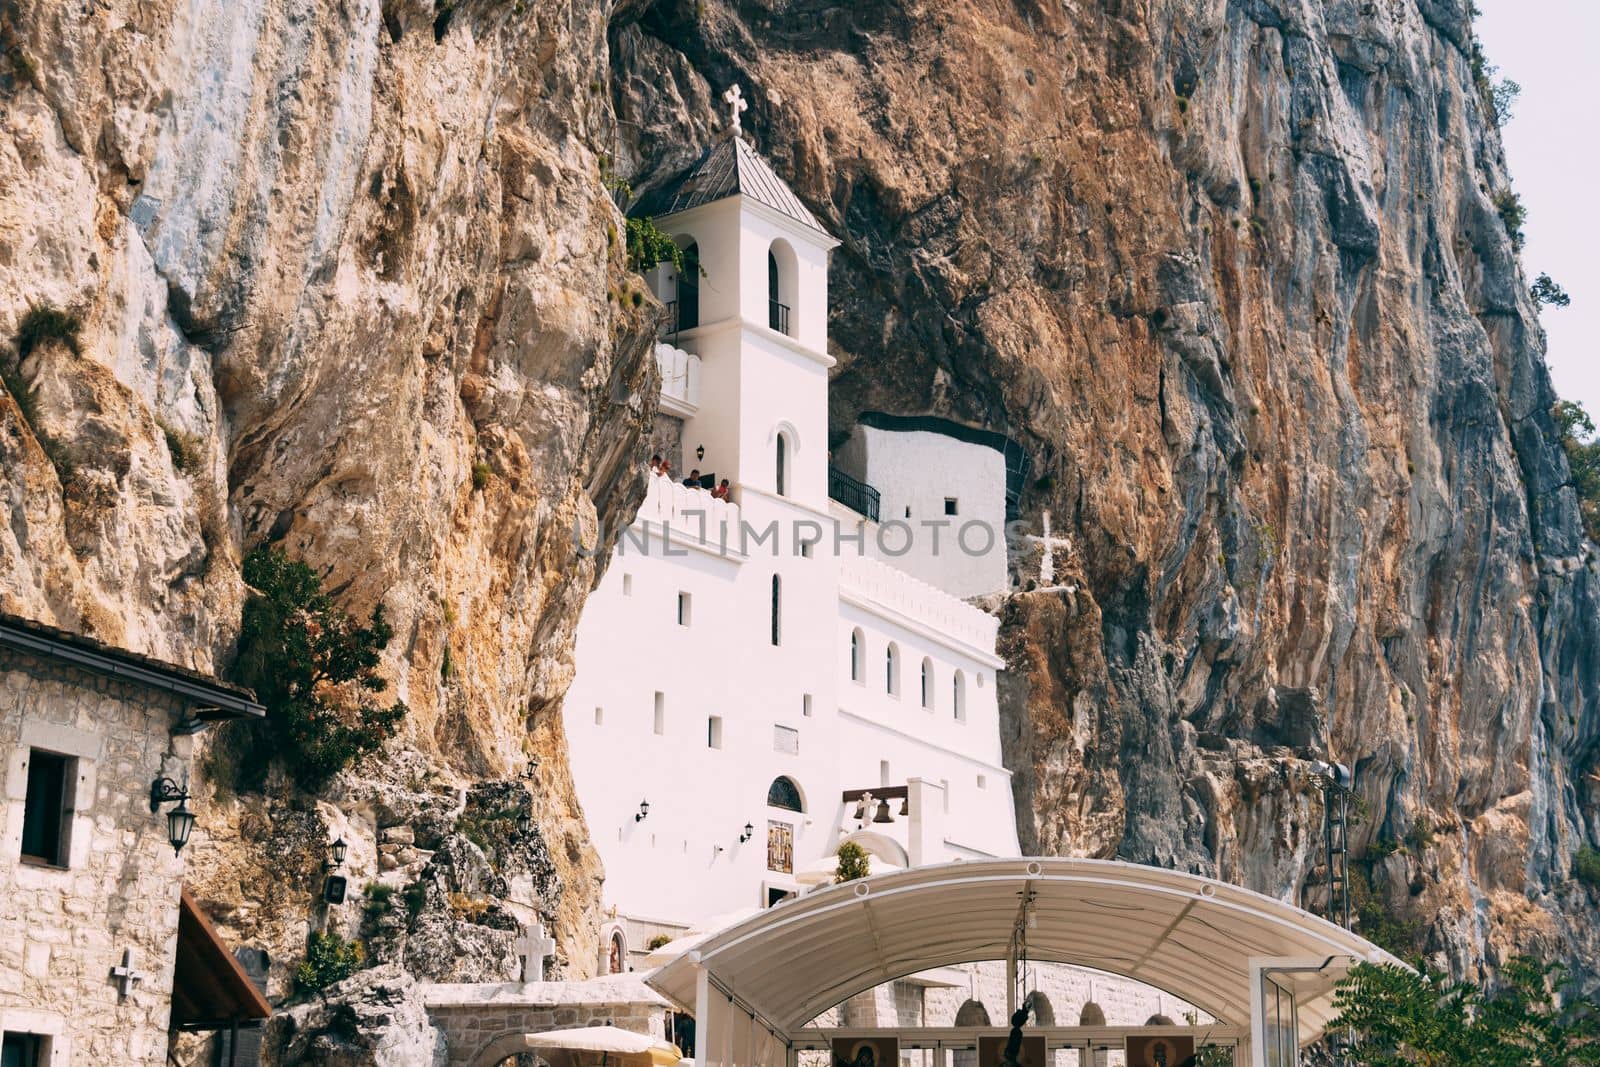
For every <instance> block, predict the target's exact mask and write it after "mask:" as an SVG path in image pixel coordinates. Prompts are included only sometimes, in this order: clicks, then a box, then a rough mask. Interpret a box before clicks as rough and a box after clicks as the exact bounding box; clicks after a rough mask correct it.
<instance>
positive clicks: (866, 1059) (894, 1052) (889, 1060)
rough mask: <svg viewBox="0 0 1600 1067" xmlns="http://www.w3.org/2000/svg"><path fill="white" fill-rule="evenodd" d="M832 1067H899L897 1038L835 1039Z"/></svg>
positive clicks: (898, 1040) (898, 1043)
mask: <svg viewBox="0 0 1600 1067" xmlns="http://www.w3.org/2000/svg"><path fill="white" fill-rule="evenodd" d="M833 1067H900V1039H899V1038H898V1037H836V1038H834V1039H833Z"/></svg>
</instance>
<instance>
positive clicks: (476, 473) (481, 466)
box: [472, 461, 493, 493]
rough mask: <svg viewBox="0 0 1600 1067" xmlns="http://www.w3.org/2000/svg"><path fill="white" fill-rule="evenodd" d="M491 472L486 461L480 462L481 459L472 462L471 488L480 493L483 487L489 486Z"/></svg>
mask: <svg viewBox="0 0 1600 1067" xmlns="http://www.w3.org/2000/svg"><path fill="white" fill-rule="evenodd" d="M491 473H493V472H491V471H490V470H489V465H488V464H487V463H484V462H481V461H480V462H478V463H474V464H473V465H472V488H473V490H474V491H476V492H479V493H481V492H483V491H484V490H485V489H487V488H489V475H490V474H491Z"/></svg>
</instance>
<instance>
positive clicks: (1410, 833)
mask: <svg viewBox="0 0 1600 1067" xmlns="http://www.w3.org/2000/svg"><path fill="white" fill-rule="evenodd" d="M1434 831H1435V827H1434V825H1433V820H1432V819H1431V818H1429V817H1428V816H1427V815H1426V814H1423V815H1418V816H1417V821H1416V822H1414V823H1412V824H1411V829H1410V830H1407V831H1406V844H1407V845H1409V846H1410V847H1411V850H1412V851H1413V852H1416V853H1418V854H1421V853H1423V852H1426V851H1427V850H1428V849H1430V848H1432V847H1433V846H1434V844H1435V843H1436V837H1435V833H1434Z"/></svg>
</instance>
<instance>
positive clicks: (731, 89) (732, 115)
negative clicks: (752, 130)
mask: <svg viewBox="0 0 1600 1067" xmlns="http://www.w3.org/2000/svg"><path fill="white" fill-rule="evenodd" d="M722 99H723V100H724V101H725V102H726V103H727V105H728V123H729V126H730V128H731V129H732V130H733V135H734V136H735V137H737V136H739V130H740V120H739V116H740V115H742V114H744V112H746V111H748V110H749V109H750V104H749V103H748V102H747V101H746V100H745V98H744V93H743V91H741V90H740V88H739V86H738V85H737V84H735V85H730V86H728V91H727V92H725V93H723V94H722Z"/></svg>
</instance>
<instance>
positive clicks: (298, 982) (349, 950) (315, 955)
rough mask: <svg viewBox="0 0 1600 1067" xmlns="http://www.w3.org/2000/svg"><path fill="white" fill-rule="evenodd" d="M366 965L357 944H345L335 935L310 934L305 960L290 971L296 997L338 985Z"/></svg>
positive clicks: (346, 942)
mask: <svg viewBox="0 0 1600 1067" xmlns="http://www.w3.org/2000/svg"><path fill="white" fill-rule="evenodd" d="M366 962H367V950H366V947H365V946H364V945H362V944H361V942H359V941H346V940H345V939H344V938H342V937H340V936H339V935H338V934H337V933H333V932H331V931H330V932H329V933H326V934H317V933H313V934H312V935H311V944H310V945H309V946H307V948H306V958H305V959H303V960H301V961H300V966H298V967H296V968H295V969H294V987H295V990H296V991H297V992H299V993H315V992H317V991H318V990H321V989H326V988H327V987H328V986H331V985H333V984H334V983H335V982H342V981H344V980H345V979H346V978H349V977H350V976H351V975H352V974H355V973H356V972H357V971H359V970H360V969H361V967H362V965H363V964H365V963H366Z"/></svg>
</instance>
